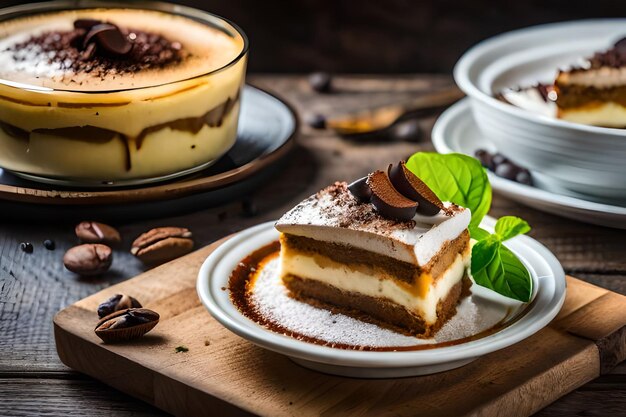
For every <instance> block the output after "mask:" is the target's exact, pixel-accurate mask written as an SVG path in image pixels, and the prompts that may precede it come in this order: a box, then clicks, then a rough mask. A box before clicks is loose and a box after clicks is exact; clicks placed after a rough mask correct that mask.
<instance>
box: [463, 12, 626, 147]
mask: <svg viewBox="0 0 626 417" xmlns="http://www.w3.org/2000/svg"><path fill="white" fill-rule="evenodd" d="M607 22H612V23H619V22H621V23H623V24H624V26H625V27H626V19H623V18H612V19H611V18H609V19H586V20H577V21H570V22H561V23H550V24H546V25H538V26H531V27H528V28H524V29H518V30H514V31H511V32H506V33H503V34H500V35H497V36H494V37H492V38H489V39H487V40H484V41H482V42H479V43H478V44H476V45H475V46H473V47H472V48H470V49H469V50H468V51H467V52H465V53H464V54H463V55H462V56H461V58H460V59H459V61H458V62H457V63H456V65H455V66H454V71H453V74H454V80H455V81H456V83H457V85H458V86H459V88H460V89H461V90H463V92H464V93H465V94H467V95H468V96H470V97H472V98H473V99H476V100H479V101H481V102H482V103H484V104H486V105H488V106H490V107H492V108H495V109H497V110H499V111H502V112H504V113H508V114H509V115H511V116H515V117H518V118H521V119H524V120H527V121H529V122H531V123H538V124H543V125H549V126H552V127H559V128H564V129H568V130H577V131H583V132H588V133H596V134H603V135H611V136H616V137H621V138H626V129H616V128H610V127H599V126H590V125H584V124H579V123H573V122H568V121H565V120H560V119H556V118H554V117H549V116H546V115H541V114H536V113H533V112H530V111H528V110H524V109H521V108H519V107H516V106H513V105H510V104H507V103H504V102H502V101H500V100H498V99H496V98H495V97H492V96H491V95H489V94H486V93H485V92H483V91H482V90H481V89H480V88H479V87H478V86H477V85H476V84H474V82H473V81H472V79H471V77H470V71H471V69H472V67H473V66H474V65H475V64H476V62H477V61H479V60H480V59H482V58H483V57H484V56H485V55H487V54H489V53H490V52H491V51H492V50H494V49H498V48H500V47H503V46H505V45H506V44H508V43H510V42H512V41H519V40H521V39H523V38H524V37H526V36H530V35H534V36H536V35H538V34H541V33H545V35H546V39H549V36H550V32H552V31H557V30H569V31H570V33H576V28H575V27H576V26H578V25H581V24H585V25H598V26H601V25H604V24H606V23H607Z"/></svg>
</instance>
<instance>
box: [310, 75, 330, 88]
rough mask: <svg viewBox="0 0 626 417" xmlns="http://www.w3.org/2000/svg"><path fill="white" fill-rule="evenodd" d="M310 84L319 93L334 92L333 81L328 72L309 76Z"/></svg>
mask: <svg viewBox="0 0 626 417" xmlns="http://www.w3.org/2000/svg"><path fill="white" fill-rule="evenodd" d="M309 84H310V85H311V88H312V89H313V90H315V91H317V92H318V93H328V92H330V90H332V84H333V79H332V77H331V76H330V74H329V73H327V72H314V73H313V74H311V75H310V76H309Z"/></svg>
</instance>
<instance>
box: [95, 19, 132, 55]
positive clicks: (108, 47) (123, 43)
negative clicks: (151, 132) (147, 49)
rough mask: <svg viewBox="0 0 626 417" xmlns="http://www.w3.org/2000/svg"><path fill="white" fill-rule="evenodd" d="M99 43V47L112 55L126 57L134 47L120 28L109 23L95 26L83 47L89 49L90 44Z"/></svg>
mask: <svg viewBox="0 0 626 417" xmlns="http://www.w3.org/2000/svg"><path fill="white" fill-rule="evenodd" d="M93 41H95V42H97V43H98V46H99V47H100V48H102V49H103V50H104V51H106V52H108V53H110V54H112V55H126V54H127V53H129V52H130V50H131V49H132V47H133V45H132V44H131V43H130V41H129V40H128V38H127V37H126V36H124V35H123V34H122V32H120V30H119V28H118V27H117V26H115V25H111V24H109V23H100V24H98V25H95V26H93V27H92V28H91V29H90V30H89V32H87V34H86V35H85V40H84V41H83V46H84V47H85V48H87V47H88V46H89V43H91V42H93Z"/></svg>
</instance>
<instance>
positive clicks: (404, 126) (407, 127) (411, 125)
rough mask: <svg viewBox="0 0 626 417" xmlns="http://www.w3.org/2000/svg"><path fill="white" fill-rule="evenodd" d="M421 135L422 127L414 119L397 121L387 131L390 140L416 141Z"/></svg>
mask: <svg viewBox="0 0 626 417" xmlns="http://www.w3.org/2000/svg"><path fill="white" fill-rule="evenodd" d="M421 136H422V128H421V127H420V123H419V121H418V120H416V119H412V120H406V121H402V122H398V123H397V124H395V125H394V126H392V128H391V130H390V131H389V137H390V139H392V140H397V141H404V142H418V141H419V140H420V138H421Z"/></svg>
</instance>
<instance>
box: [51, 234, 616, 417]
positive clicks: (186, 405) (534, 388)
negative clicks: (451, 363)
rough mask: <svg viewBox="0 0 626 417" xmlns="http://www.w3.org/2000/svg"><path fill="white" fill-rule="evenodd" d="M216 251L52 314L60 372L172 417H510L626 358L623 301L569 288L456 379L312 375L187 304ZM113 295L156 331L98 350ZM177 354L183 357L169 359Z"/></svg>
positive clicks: (572, 282) (572, 283)
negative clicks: (150, 318) (252, 416)
mask: <svg viewBox="0 0 626 417" xmlns="http://www.w3.org/2000/svg"><path fill="white" fill-rule="evenodd" d="M226 239H227V238H225V239H222V240H220V241H218V242H216V243H214V244H212V245H209V246H207V247H204V248H202V249H200V250H198V251H196V252H194V253H192V254H190V255H187V256H185V257H183V258H180V259H178V260H176V261H174V262H171V263H169V264H167V265H163V266H161V267H159V268H155V269H153V270H151V271H148V272H146V273H144V274H142V275H139V276H138V277H135V278H133V279H131V280H129V281H126V282H123V283H120V284H118V285H115V286H113V287H111V288H107V289H105V290H103V291H101V292H99V293H97V294H94V295H92V296H90V297H87V298H85V299H83V300H80V301H79V302H77V303H75V304H73V305H71V306H70V307H68V308H66V309H64V310H62V311H61V312H60V313H58V314H57V315H56V316H55V318H54V324H55V328H54V331H55V340H56V346H57V351H58V353H59V357H60V358H61V360H62V361H63V363H65V364H67V365H69V366H70V367H72V368H74V369H77V370H80V371H81V372H84V373H86V374H87V375H91V376H93V377H94V378H97V379H99V380H102V381H103V382H105V383H107V384H108V385H111V386H113V387H115V388H118V389H120V390H121V391H124V392H128V393H130V394H132V395H133V396H135V397H137V398H140V399H142V400H145V401H147V402H150V403H152V404H155V405H156V406H158V407H159V408H162V409H164V410H167V411H168V412H171V413H173V414H175V415H181V416H187V415H207V416H209V415H229V416H231V415H241V414H242V410H245V411H248V412H252V413H256V414H259V415H263V416H303V417H305V416H311V417H315V416H319V415H341V416H360V415H372V416H398V417H400V416H413V415H422V416H433V417H435V416H442V417H443V416H466V415H467V416H470V415H483V416H496V415H503V416H520V417H521V416H527V415H530V414H532V413H534V412H535V411H537V410H539V409H541V408H543V407H545V405H547V404H550V403H552V402H553V401H554V400H555V399H557V398H560V397H561V396H563V395H564V394H565V393H568V392H570V391H572V390H573V389H574V388H577V387H579V386H581V385H583V384H584V383H586V382H589V381H590V380H592V379H594V378H596V377H597V376H599V375H600V374H602V373H605V372H608V371H609V370H610V369H612V368H613V366H614V365H615V364H616V362H617V361H622V360H624V359H625V358H626V351H625V350H624V348H623V347H624V345H625V344H626V316H625V315H624V314H622V312H623V311H626V296H623V295H621V294H616V293H613V292H610V291H608V290H606V289H604V288H600V287H596V286H593V285H590V284H588V283H586V282H584V281H579V280H577V279H574V278H569V277H568V282H567V286H568V292H567V297H566V300H565V303H564V305H563V308H562V309H561V311H560V313H559V315H558V316H557V317H556V319H555V320H554V321H553V322H552V323H551V324H550V325H549V326H548V327H546V328H544V329H542V330H541V331H540V332H538V333H537V334H535V335H533V336H532V337H530V338H528V339H526V340H524V341H522V342H520V343H517V344H515V345H513V346H510V347H508V348H506V349H503V350H500V351H497V352H494V353H492V354H489V355H487V356H484V357H482V358H479V359H478V360H476V361H474V362H472V363H470V364H468V365H466V366H463V367H461V368H457V369H454V370H451V371H448V372H444V373H439V374H433V375H428V376H421V377H413V378H396V379H382V380H364V379H355V378H342V377H336V376H331V375H325V374H322V373H319V372H315V371H311V370H308V369H305V368H302V367H300V366H298V365H296V364H295V363H293V362H292V361H290V360H289V359H287V358H286V357H285V356H283V355H279V354H276V353H273V352H270V351H267V350H265V349H261V348H259V347H257V346H254V345H252V344H251V343H249V342H247V341H245V340H243V339H242V338H240V337H238V336H236V335H234V334H232V333H231V332H230V331H228V330H227V329H225V328H224V327H223V326H221V325H220V324H219V323H218V322H217V321H216V320H214V319H213V318H212V317H211V316H210V315H209V314H207V312H206V311H205V309H204V307H203V306H202V304H201V303H200V301H199V300H198V299H197V298H196V297H194V296H193V295H194V294H195V284H196V276H197V271H198V269H199V268H200V265H201V264H202V262H203V261H204V260H205V259H206V257H207V256H208V255H209V254H210V253H211V252H212V251H213V250H215V249H216V248H217V247H218V246H219V245H220V244H222V243H223V242H224V241H225V240H226ZM174 275H175V276H176V278H177V279H176V281H175V282H172V276H174ZM113 294H128V295H131V296H133V297H136V298H137V299H139V300H141V301H142V303H143V305H144V306H145V307H146V308H150V309H153V310H155V311H158V312H159V314H160V316H161V319H160V322H159V325H158V327H157V328H155V329H154V330H153V331H152V332H150V334H148V335H147V336H145V337H143V338H142V339H139V340H137V341H133V342H129V343H125V344H120V345H111V344H109V345H105V344H103V343H102V342H101V341H100V339H99V338H98V337H97V336H96V335H95V334H94V332H93V327H94V325H95V323H96V322H97V321H98V319H97V317H96V314H95V310H96V309H97V307H98V304H99V303H100V302H101V301H102V300H105V299H108V298H109V297H111V296H112V295H113ZM179 345H184V346H185V347H187V348H188V351H187V352H185V353H177V352H176V350H175V348H176V346H179ZM476 381H480V383H476ZM163 393H166V394H163ZM450 398H457V401H450ZM230 404H233V405H235V406H237V407H238V408H233V407H232V406H231V405H230Z"/></svg>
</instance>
